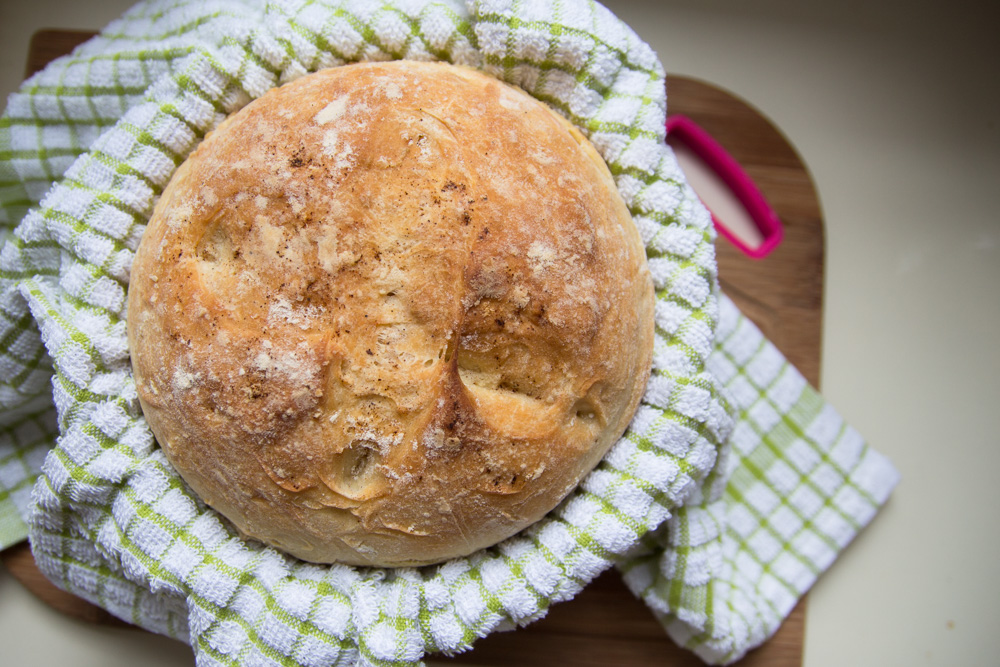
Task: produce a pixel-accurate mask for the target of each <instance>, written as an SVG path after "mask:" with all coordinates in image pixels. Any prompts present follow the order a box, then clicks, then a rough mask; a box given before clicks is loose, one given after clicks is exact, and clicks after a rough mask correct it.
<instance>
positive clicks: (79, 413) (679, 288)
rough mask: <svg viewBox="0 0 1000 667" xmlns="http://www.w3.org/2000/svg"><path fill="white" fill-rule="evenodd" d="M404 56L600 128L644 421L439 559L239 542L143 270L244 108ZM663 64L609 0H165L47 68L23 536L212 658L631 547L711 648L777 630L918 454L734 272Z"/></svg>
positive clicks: (561, 589) (643, 573) (454, 645)
mask: <svg viewBox="0 0 1000 667" xmlns="http://www.w3.org/2000/svg"><path fill="white" fill-rule="evenodd" d="M398 58H412V59H433V60H447V61H450V62H455V63H460V64H465V65H469V66H473V67H477V68H480V69H482V70H484V71H486V72H487V73H489V74H492V75H495V76H497V77H499V78H502V79H504V80H506V81H509V82H511V83H514V84H517V85H519V86H521V87H522V88H524V89H525V90H527V91H528V92H529V93H531V94H532V95H534V96H535V97H537V98H539V99H541V100H543V101H545V102H547V103H549V104H550V105H552V106H554V107H555V108H556V109H558V110H559V111H561V112H562V113H563V114H564V115H566V116H567V117H568V118H569V119H570V120H571V121H572V122H574V123H575V124H576V125H578V126H579V127H580V128H581V129H582V130H583V131H584V132H585V133H586V134H587V135H588V136H589V137H590V139H591V140H592V141H593V142H594V144H595V146H596V147H597V148H598V150H599V151H600V152H601V154H602V156H603V157H604V158H605V160H606V161H607V163H608V164H609V166H610V168H611V170H612V173H613V174H614V176H615V179H616V183H617V185H618V187H619V190H620V191H621V193H622V195H623V196H624V198H625V200H626V203H627V204H628V206H629V209H630V211H631V213H632V214H633V218H634V220H635V222H636V224H637V226H638V228H639V230H640V232H641V234H642V236H643V239H644V241H645V242H646V246H647V255H648V258H649V264H650V267H651V270H652V273H653V276H654V282H655V285H656V287H657V305H656V322H657V337H656V348H655V359H654V369H653V376H652V378H651V380H650V383H649V386H648V390H647V393H646V396H645V399H644V401H643V405H642V407H641V409H640V412H639V414H638V415H637V416H636V418H635V420H634V421H633V423H632V425H631V426H630V428H629V430H628V432H627V433H626V435H625V437H623V438H622V439H621V441H620V442H619V443H617V444H616V445H615V447H614V448H613V449H612V450H611V452H610V453H609V454H608V456H607V457H606V458H605V460H604V461H603V462H602V463H601V465H600V466H599V468H598V469H597V470H595V471H594V472H593V473H592V474H591V475H589V476H588V477H587V478H586V480H585V481H584V483H583V484H582V485H581V486H580V488H579V489H577V491H575V492H574V493H573V495H572V496H571V497H570V498H569V499H568V500H567V501H566V502H564V503H563V504H562V505H561V506H560V507H559V508H558V509H557V510H556V511H555V512H553V513H552V514H551V515H550V516H549V517H546V518H545V519H544V520H542V521H541V522H539V523H538V524H536V525H535V526H533V527H531V528H530V529H528V530H526V531H524V532H523V533H522V534H520V535H518V536H516V537H515V538H512V539H511V540H508V541H507V542H505V543H503V544H501V545H499V546H498V547H496V548H493V549H489V550H485V551H483V552H480V553H478V554H475V555H474V556H472V557H469V558H465V559H457V560H453V561H450V562H448V563H445V564H443V565H440V566H435V567H428V568H421V569H396V570H378V569H357V568H350V567H344V566H332V567H320V566H316V565H311V564H306V563H303V562H300V561H297V560H295V559H290V558H288V557H285V556H283V555H281V554H279V553H277V552H275V551H273V550H271V549H267V548H264V547H262V546H260V545H258V544H256V543H252V542H245V541H243V540H241V539H240V538H239V537H238V536H237V535H236V534H235V531H234V530H233V529H232V528H231V527H230V526H229V525H228V523H227V522H225V521H224V520H222V519H220V518H219V517H218V516H217V515H216V514H215V513H214V512H212V511H211V510H208V509H207V508H205V507H204V505H202V504H201V503H200V501H199V500H198V499H197V498H196V497H195V496H193V494H191V492H190V491H189V490H188V489H187V488H186V486H185V485H184V484H183V482H182V481H181V480H180V478H179V477H178V476H177V475H176V473H175V472H174V471H173V470H172V468H171V467H170V466H169V464H168V463H167V462H166V460H165V458H164V457H163V455H162V453H161V452H160V451H159V450H158V449H157V448H156V446H155V443H154V441H153V438H152V435H151V433H150V431H149V429H148V427H147V426H146V424H145V422H144V420H143V419H142V415H141V411H140V410H139V407H138V402H137V399H136V394H135V388H134V383H133V379H132V376H131V371H130V367H129V362H128V352H127V346H126V340H125V315H126V313H125V294H126V289H127V284H128V271H129V266H130V263H131V259H132V256H133V253H134V250H135V247H136V245H137V243H138V240H139V238H140V237H141V234H142V231H143V229H144V226H145V221H146V220H147V219H148V217H149V215H150V213H151V210H152V206H153V204H154V202H155V199H156V197H157V195H158V194H159V193H160V192H161V191H162V189H163V187H164V186H165V184H166V182H167V181H168V180H169V178H170V176H171V174H172V173H173V171H174V169H176V167H177V166H178V165H179V164H180V163H181V162H182V161H183V159H184V157H185V156H186V155H187V154H188V153H189V152H190V151H191V150H192V149H193V147H194V146H195V145H197V142H198V141H199V140H200V139H201V138H202V137H203V136H204V134H205V133H206V132H207V131H209V130H210V129H211V128H213V127H214V126H216V125H217V124H218V123H219V122H221V120H222V119H223V118H224V117H225V116H226V115H227V114H229V113H231V112H233V111H235V110H236V109H238V108H240V107H241V106H243V105H244V104H246V103H247V102H248V101H249V100H251V99H253V98H255V97H257V96H259V95H261V94H263V93H264V92H265V91H267V90H268V89H270V88H272V87H274V86H276V85H280V84H281V83H283V82H285V81H288V80H291V79H294V78H296V77H299V76H302V75H304V74H305V73H307V72H310V71H314V70H316V69H320V68H323V67H330V66H336V65H339V64H343V63H345V62H350V61H356V60H371V59H398ZM663 80H664V75H663V71H662V68H661V66H660V64H659V62H658V61H657V59H656V57H655V55H654V54H653V53H652V51H651V50H650V49H649V47H648V46H647V45H645V44H644V43H643V42H642V41H641V40H639V39H638V37H636V35H635V34H634V33H633V32H632V31H631V30H630V29H629V28H628V27H627V26H625V25H624V24H622V23H621V22H620V21H618V20H617V19H616V18H615V17H614V16H612V15H611V14H610V13H609V12H607V10H606V9H604V8H603V7H601V6H600V5H598V4H596V3H593V2H588V1H586V0H551V1H549V2H518V1H516V0H492V1H482V2H473V3H469V5H468V6H465V5H463V4H461V3H458V2H442V1H437V2H428V1H426V0H410V1H403V0H396V1H394V2H370V1H365V2H359V1H355V2H318V1H317V2H313V1H307V0H296V1H290V2H281V3H264V2H252V1H246V2H237V1H228V2H201V1H188V2H178V1H166V2H145V3H141V4H139V5H137V6H136V7H135V8H133V10H131V11H130V12H129V13H127V14H126V15H125V16H124V17H123V18H122V19H120V20H119V21H116V22H115V23H113V24H111V25H110V26H108V27H107V28H106V29H105V30H104V31H103V32H102V34H101V35H100V36H99V37H98V38H95V39H94V40H91V41H90V42H88V43H87V44H86V45H84V46H83V47H81V48H80V49H78V50H77V51H76V52H74V54H72V55H71V56H68V57H66V58H63V59H60V60H58V61H56V62H55V63H53V64H52V65H50V66H49V67H47V68H46V69H45V70H44V71H42V72H41V73H39V74H38V75H36V76H35V77H33V78H32V79H31V80H29V81H28V82H27V83H26V84H25V85H24V87H23V88H22V89H21V91H20V92H19V93H17V94H15V95H14V96H12V97H11V99H10V102H9V105H8V108H7V111H6V113H5V115H4V116H3V117H2V119H0V201H2V213H0V216H2V217H0V223H2V224H3V225H4V226H5V229H4V234H5V238H7V242H6V243H5V244H4V246H3V250H2V253H0V414H2V415H3V421H0V539H3V540H4V542H3V544H4V545H6V544H7V543H9V542H11V541H14V540H16V539H18V537H19V536H23V531H24V528H25V526H27V528H28V529H29V531H30V536H31V539H32V548H33V551H34V553H35V556H36V560H37V561H38V563H39V565H40V566H41V567H42V569H43V570H44V571H45V572H46V574H48V576H49V577H51V578H52V579H53V580H55V581H56V582H57V583H59V585H61V586H63V587H65V588H67V589H68V590H71V591H73V592H75V593H77V594H80V595H81V596H83V597H85V598H87V599H90V600H92V601H94V602H96V603H97V604H99V605H101V606H103V607H104V608H106V609H108V610H110V611H111V612H112V613H115V614H116V615H119V616H121V617H123V618H125V619H126V620H130V621H132V622H134V623H136V624H138V625H141V626H143V627H146V628H148V629H150V630H153V631H156V632H161V633H165V634H168V635H170V636H174V637H177V638H180V639H183V640H185V641H188V642H190V643H191V645H192V646H193V648H194V650H195V655H196V657H197V660H198V663H199V664H203V665H209V664H233V665H236V664H303V665H327V664H354V663H357V662H360V663H362V664H379V665H389V664H412V663H414V662H417V661H419V660H420V659H421V658H422V656H423V655H424V654H425V653H428V652H435V651H445V652H454V651H460V650H463V649H465V648H467V647H468V646H469V645H470V644H471V643H472V641H473V640H474V639H475V638H477V637H480V636H483V635H485V634H487V633H489V632H492V631H494V630H496V629H499V628H504V627H510V626H512V625H520V624H524V623H528V622H530V621H531V620H534V619H535V618H537V617H539V616H541V615H543V614H544V613H545V611H546V609H547V608H548V607H549V606H550V605H551V604H553V603H554V602H558V601H560V600H564V599H567V598H569V597H572V595H574V594H575V593H576V592H577V591H578V590H579V589H580V588H581V587H582V586H584V585H586V584H587V583H588V582H589V581H590V580H592V579H593V578H594V577H595V576H596V575H597V574H599V573H600V572H601V571H603V570H604V569H606V568H608V567H609V566H611V565H612V564H618V565H619V567H620V568H621V569H622V570H623V571H624V572H625V573H626V574H625V576H626V580H627V582H628V583H629V585H630V586H631V587H632V588H633V590H635V591H636V593H637V594H639V595H641V596H642V597H643V599H645V600H646V601H647V602H648V603H649V605H650V606H651V608H652V609H653V610H654V611H655V613H657V614H658V615H659V616H661V617H662V619H663V622H664V624H665V626H666V627H667V629H668V631H669V632H670V633H671V635H672V636H674V637H675V638H676V639H678V640H679V641H681V642H683V643H685V644H686V645H688V646H690V647H691V648H693V649H695V650H696V651H698V652H699V654H701V655H702V656H703V657H705V658H706V659H710V660H713V661H727V660H731V659H734V658H736V657H739V655H741V654H742V653H743V652H745V651H746V650H748V649H749V648H752V646H754V645H756V643H759V642H760V641H761V640H762V639H763V638H766V637H767V636H768V635H769V634H770V633H772V632H773V631H774V630H775V629H776V627H777V625H778V623H780V620H781V619H782V618H783V617H784V615H785V614H786V613H787V611H788V610H789V609H790V608H791V605H792V604H793V603H794V601H795V600H796V599H797V598H798V597H799V595H800V594H801V593H802V592H803V591H804V590H805V589H806V588H807V587H808V585H809V584H811V582H812V580H813V579H815V576H816V575H817V574H818V573H819V572H820V571H822V569H824V568H825V567H826V566H828V565H829V561H831V560H832V558H833V557H834V556H835V554H836V553H837V551H838V550H839V549H840V548H841V547H842V546H843V544H845V543H846V541H848V540H849V539H850V538H851V537H852V536H853V535H854V534H855V533H856V532H857V530H859V529H860V528H861V527H862V526H863V525H864V524H865V523H866V522H867V521H868V520H869V519H870V518H871V515H872V514H873V513H874V511H875V508H876V507H877V506H878V504H880V503H881V502H882V501H883V500H884V498H885V497H886V496H887V495H888V492H889V490H890V489H891V487H892V485H893V484H894V481H895V477H894V475H895V473H894V471H893V470H892V468H891V465H889V464H888V462H886V461H884V459H881V458H880V457H878V455H877V454H876V453H874V451H873V450H871V449H870V448H868V447H867V446H866V445H865V444H864V443H863V442H862V441H861V440H860V438H858V437H857V436H856V434H854V433H853V431H850V430H849V429H847V428H846V427H844V426H843V424H842V422H841V421H839V417H836V415H835V413H833V412H832V411H830V410H829V409H828V406H826V404H825V403H824V402H823V401H822V400H821V399H820V398H819V397H818V396H817V395H816V394H815V393H814V392H812V391H811V390H810V389H809V388H808V387H807V386H806V385H805V383H804V382H803V381H801V377H800V376H797V374H795V373H794V369H790V367H788V366H787V363H786V362H784V360H783V359H782V358H781V357H780V354H777V352H776V351H775V350H773V347H770V346H769V344H767V343H766V341H763V339H762V338H761V337H760V335H759V332H756V334H754V331H755V330H754V329H753V327H752V325H749V323H748V322H747V321H746V320H745V319H744V318H742V317H741V316H740V315H739V314H738V312H736V311H735V309H733V308H732V306H731V304H729V303H728V302H727V301H726V300H725V299H724V298H722V299H720V298H719V297H718V295H717V291H716V281H715V259H714V250H713V245H712V244H713V240H714V238H713V233H712V229H711V225H710V218H709V216H708V214H707V212H706V211H705V210H704V208H703V207H702V206H701V205H700V203H699V202H698V200H697V198H696V196H695V195H694V193H693V192H692V191H691V190H690V188H689V187H688V186H687V184H686V182H685V181H684V178H683V176H682V174H681V172H680V170H679V168H678V166H677V163H676V161H675V160H674V158H673V156H672V154H671V153H670V151H669V149H668V148H667V147H666V146H665V144H664V141H663V139H664V136H663V135H664V130H663V121H664V118H665V112H666V109H665V95H664V87H663ZM15 227H16V229H15ZM720 302H721V304H722V308H721V311H722V314H723V319H722V327H721V331H722V332H723V334H724V335H723V336H722V337H721V338H717V337H716V335H715V333H716V332H715V329H716V324H717V322H718V319H719V312H720ZM706 364H707V365H706ZM771 374H773V376H772V375H771ZM796 377H797V378H798V379H795V378H796ZM779 378H782V379H779ZM723 383H725V384H726V385H727V386H728V390H729V393H730V395H731V396H732V404H731V405H730V404H729V403H727V402H726V400H725V399H723V390H722V384H723ZM748 383H749V386H750V389H749V390H746V391H743V393H741V391H742V390H744V389H746V386H747V384H748ZM53 403H54V407H55V410H53V409H52V405H53ZM769 410H770V412H769ZM733 411H734V412H733ZM733 414H737V415H738V417H739V420H738V422H737V424H736V428H735V431H733V419H732V416H733ZM838 424H839V426H837V425H838ZM56 425H58V433H59V437H58V442H57V443H54V436H55V434H56ZM731 431H733V432H734V437H733V438H732V439H730V438H729V434H730V432H731ZM831 433H832V435H831ZM730 441H731V442H732V443H733V446H734V447H735V448H736V455H734V456H727V449H728V446H729V445H728V443H729V442H730ZM53 444H56V446H55V447H53ZM50 450H51V451H50ZM47 452H48V455H47V457H46V456H45V454H46V453H47ZM838 452H839V453H838ZM43 458H44V464H42V459H43ZM872 462H874V463H872ZM782 466H784V467H782ZM786 468H787V471H786ZM40 470H41V473H42V474H41V475H40V476H39V471H40ZM831 470H832V473H831V472H830V471H831ZM36 477H38V480H37V482H36V481H35V478H36ZM32 484H34V497H33V502H31V499H29V498H28V491H27V490H28V489H29V488H30V487H31V485H32ZM767 493H770V494H771V495H770V496H768V495H767ZM771 496H773V497H777V498H778V501H777V503H775V502H773V500H771Z"/></svg>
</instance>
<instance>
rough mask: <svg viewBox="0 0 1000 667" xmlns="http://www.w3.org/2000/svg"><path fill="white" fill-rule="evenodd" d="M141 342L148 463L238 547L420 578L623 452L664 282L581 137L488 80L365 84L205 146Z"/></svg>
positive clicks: (150, 265) (160, 219) (438, 70)
mask: <svg viewBox="0 0 1000 667" xmlns="http://www.w3.org/2000/svg"><path fill="white" fill-rule="evenodd" d="M128 322H129V341H130V345H131V353H132V361H133V366H134V370H135V374H136V381H137V386H138V390H139V396H140V400H141V402H142V406H143V412H144V414H145V416H146V418H147V420H148V421H149V423H150V426H151V427H152V429H153V432H154V433H155V435H156V437H157V441H158V442H159V444H160V445H161V446H162V447H163V449H164V451H165V452H166V454H167V456H168V458H169V459H170V461H171V462H172V463H173V465H174V466H175V467H176V468H177V470H178V471H179V472H180V473H181V475H182V476H183V477H184V479H185V480H186V481H187V482H188V484H190V486H191V487H192V488H193V489H194V490H195V492H197V493H198V494H199V495H200V496H201V497H202V498H203V499H204V500H205V501H206V502H207V503H208V504H209V505H211V506H212V507H214V508H216V509H217V510H219V511H220V512H221V513H222V514H223V515H225V516H226V517H228V518H229V519H230V520H231V521H232V522H233V523H234V524H235V525H236V527H237V528H238V529H239V530H240V531H241V532H242V533H243V534H244V535H246V536H249V537H253V538H257V539H260V540H262V541H265V542H267V543H270V544H273V545H275V546H277V547H279V548H282V549H284V550H286V551H288V552H289V553H291V554H293V555H295V556H298V557H300V558H303V559H305V560H309V561H315V562H334V561H339V562H345V563H350V564H356V565H384V566H399V565H419V564H426V563H431V562H437V561H441V560H445V559H448V558H452V557H456V556H462V555H466V554H468V553H471V552H472V551H474V550H476V549H480V548H483V547H486V546H490V545H492V544H495V543H496V542H498V541H500V540H502V539H504V538H506V537H508V536H510V535H512V534H514V533H516V532H518V531H520V530H521V529H523V528H524V527H526V526H527V525H529V524H530V523H532V522H534V521H537V520H538V519H539V518H541V517H542V516H543V515H544V514H545V513H546V512H548V511H549V510H551V509H552V508H553V507H554V506H555V505H556V504H558V502H559V501H560V500H562V498H563V497H565V495H566V494H567V493H569V491H571V490H572V489H573V488H574V487H575V485H576V484H577V483H578V482H579V481H580V479H581V478H582V477H583V475H585V474H586V473H587V472H588V471H589V470H590V469H591V468H593V467H594V466H595V465H596V464H597V463H598V461H599V460H600V459H601V458H602V457H603V455H604V454H605V452H606V451H607V449H608V448H609V447H610V446H611V444H612V443H613V442H614V441H615V440H616V439H617V438H618V437H620V435H621V434H622V432H623V431H624V430H625V427H626V426H627V424H628V422H629V420H630V419H631V416H632V414H633V412H634V410H635V409H636V407H637V405H638V402H639V399H640V398H641V396H642V393H643V390H644V387H645V382H646V379H647V377H648V373H649V366H650V358H651V352H652V328H653V324H652V285H651V281H650V278H649V273H648V269H647V267H646V262H645V254H644V249H643V246H642V243H641V241H640V239H639V236H638V233H637V232H636V230H635V228H634V226H633V224H632V222H631V219H630V217H629V215H628V211H627V210H626V208H625V205H624V203H623V202H622V200H621V198H620V196H619V194H618V192H617V190H616V189H615V185H614V182H613V180H612V178H611V175H610V173H609V172H608V170H607V167H606V166H605V165H604V163H603V162H602V161H601V159H600V157H599V156H598V154H597V153H596V151H595V150H594V149H593V147H592V146H590V144H589V143H588V142H587V141H586V140H585V139H584V138H583V136H582V135H581V134H580V133H579V132H578V131H577V130H576V129H575V128H573V127H572V126H571V125H569V123H567V122H566V121H565V120H563V119H562V118H561V117H559V116H557V115H556V114H555V113H554V112H553V111H551V110H550V109H548V108H547V107H545V106H544V105H543V104H541V103H540V102H537V101H536V100H534V99H532V98H531V97H529V96H528V95H526V94H525V93H523V92H521V91H519V90H517V89H514V88H511V87H509V86H507V85H505V84H503V83H501V82H499V81H497V80H495V79H492V78H489V77H487V76H485V75H482V74H478V73H476V72H474V71H472V70H468V69H464V68H460V67H455V66H451V65H444V64H430V63H416V62H405V61H401V62H395V63H372V64H359V65H349V66H344V67H339V68H333V69H330V70H324V71H321V72H318V73H316V74H313V75H310V76H307V77H304V78H302V79H299V80H297V81H294V82H292V83H290V84H286V85H285V86H282V87H280V88H277V89H274V90H272V91H270V92H269V93H267V94H266V95H264V96H263V97H262V98H260V99H258V100H256V101H255V102H252V103H251V104H250V105H248V106H247V107H246V108H245V109H243V110H242V111H240V112H238V113H236V114H234V115H233V116H231V117H230V118H228V119H227V120H226V121H225V122H223V124H222V125H221V126H220V127H219V128H217V129H216V130H215V131H214V132H212V133H211V134H209V136H208V137H206V139H205V141H204V142H202V144H201V145H200V146H199V148H198V149H197V150H196V151H195V152H194V153H193V154H192V155H191V156H190V157H189V158H188V159H187V160H186V161H185V162H184V163H183V164H182V165H181V167H180V168H179V169H178V171H177V172H176V174H175V175H174V177H173V179H172V180H171V182H170V184H169V185H168V187H167V189H166V190H165V192H164V194H163V196H162V197H161V199H160V201H159V202H158V204H157V206H156V210H155V212H154V215H153V218H152V220H151V221H150V224H149V227H148V229H147V231H146V234H145V236H144V237H143V239H142V242H141V244H140V248H139V251H138V253H137V255H136V259H135V262H134V264H133V269H132V278H131V283H130V288H129V314H128Z"/></svg>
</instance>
